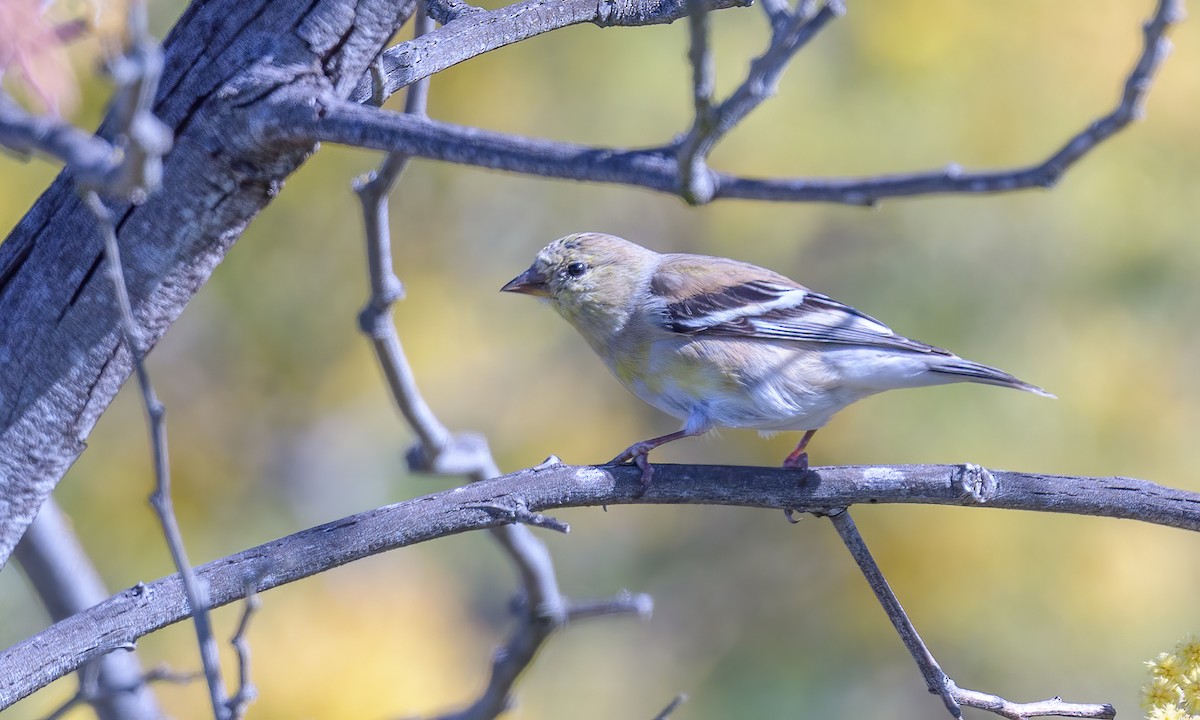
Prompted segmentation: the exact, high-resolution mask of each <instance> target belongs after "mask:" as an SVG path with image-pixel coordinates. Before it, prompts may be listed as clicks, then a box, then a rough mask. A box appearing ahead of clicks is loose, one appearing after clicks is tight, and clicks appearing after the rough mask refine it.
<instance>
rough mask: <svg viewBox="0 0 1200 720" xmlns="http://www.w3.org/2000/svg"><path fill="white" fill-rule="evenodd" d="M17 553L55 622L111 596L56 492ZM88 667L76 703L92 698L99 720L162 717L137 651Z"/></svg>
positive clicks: (93, 663)
mask: <svg viewBox="0 0 1200 720" xmlns="http://www.w3.org/2000/svg"><path fill="white" fill-rule="evenodd" d="M15 554H16V558H17V561H18V562H19V563H20V564H21V569H22V570H24V571H25V574H26V576H28V577H29V581H30V583H31V584H32V585H33V587H34V589H35V590H36V591H37V593H38V596H39V597H40V598H41V600H42V604H43V605H45V606H46V610H47V611H49V613H50V617H51V618H52V619H53V620H54V621H58V620H62V619H64V618H68V617H70V616H72V615H74V614H75V613H77V612H83V611H84V610H86V609H88V608H90V607H92V606H93V605H95V604H96V603H98V602H102V601H104V600H105V599H106V598H108V596H109V592H108V590H107V589H106V588H105V587H104V582H103V581H102V580H101V579H100V574H99V573H98V572H97V571H96V568H95V566H94V565H93V564H92V562H91V559H90V558H89V557H88V556H87V553H86V552H85V551H84V549H83V546H82V545H81V544H80V543H79V539H78V538H77V537H76V536H75V531H74V530H73V529H72V528H71V523H70V522H69V520H68V519H67V517H66V515H64V514H63V512H62V509H61V508H59V506H58V503H57V502H55V501H54V498H53V497H51V498H50V499H48V500H47V501H46V502H45V503H44V504H43V505H42V508H41V510H40V511H39V512H38V516H37V518H36V519H35V520H34V521H33V523H32V524H31V525H30V526H29V528H28V529H27V530H26V531H25V536H24V537H22V538H21V542H20V543H18V544H17V549H16V553H15ZM89 668H91V671H90V677H89V678H84V677H83V675H84V670H88V669H89ZM84 670H81V671H80V682H79V692H78V693H76V695H77V698H78V699H77V700H76V702H77V703H81V702H90V703H91V704H92V707H93V708H94V709H95V711H96V716H97V717H98V718H99V720H158V718H159V717H161V716H162V712H161V711H160V709H159V707H158V703H157V702H156V700H155V698H154V695H153V694H152V693H151V692H150V691H149V689H148V688H146V686H145V684H144V683H141V682H139V681H140V679H141V678H142V677H143V674H142V668H141V665H140V664H139V663H138V659H137V655H135V654H134V653H133V652H116V653H110V654H108V655H105V656H104V657H102V658H99V659H97V660H95V661H93V662H92V663H89V664H88V665H85V666H84ZM93 689H94V692H91V690H93ZM89 693H90V694H89ZM66 709H69V708H64V710H63V712H65V711H66Z"/></svg>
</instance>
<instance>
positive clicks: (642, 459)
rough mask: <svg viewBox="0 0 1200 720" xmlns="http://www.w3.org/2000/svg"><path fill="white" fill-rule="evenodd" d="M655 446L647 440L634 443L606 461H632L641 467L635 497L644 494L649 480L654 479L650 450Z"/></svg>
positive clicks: (623, 463)
mask: <svg viewBox="0 0 1200 720" xmlns="http://www.w3.org/2000/svg"><path fill="white" fill-rule="evenodd" d="M655 447H657V446H656V445H654V444H652V443H650V442H648V441H643V442H639V443H634V444H633V445H630V446H629V447H627V448H625V450H624V451H623V452H622V453H621V454H620V455H618V456H616V457H615V458H613V459H612V460H611V461H610V462H609V463H608V464H609V465H625V464H626V463H633V464H634V465H637V466H638V467H639V468H641V469H642V477H641V483H642V487H641V489H640V490H638V492H637V494H636V495H635V496H634V497H635V498H640V497H641V496H643V495H645V494H646V490H648V489H649V488H650V481H651V480H653V479H654V468H652V467H650V450H651V449H653V448H655Z"/></svg>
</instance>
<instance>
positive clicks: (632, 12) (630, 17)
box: [592, 0, 753, 27]
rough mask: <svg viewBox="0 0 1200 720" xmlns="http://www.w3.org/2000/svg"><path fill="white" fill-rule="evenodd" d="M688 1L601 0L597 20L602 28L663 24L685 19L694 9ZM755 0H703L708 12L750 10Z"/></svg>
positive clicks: (703, 7) (702, 5) (598, 3)
mask: <svg viewBox="0 0 1200 720" xmlns="http://www.w3.org/2000/svg"><path fill="white" fill-rule="evenodd" d="M690 4H691V3H689V2H688V0H598V2H597V3H596V19H595V20H593V21H592V22H594V23H595V24H596V25H599V26H600V27H609V26H615V25H660V24H666V23H670V22H673V21H675V20H677V19H679V18H681V17H684V16H685V15H687V14H688V13H689V12H691V8H690V7H688V6H689V5H690ZM751 4H753V0H700V2H699V5H700V6H701V8H702V9H703V10H704V11H706V12H707V11H709V10H722V9H724V8H731V7H750V5H751Z"/></svg>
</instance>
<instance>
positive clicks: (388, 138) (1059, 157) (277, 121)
mask: <svg viewBox="0 0 1200 720" xmlns="http://www.w3.org/2000/svg"><path fill="white" fill-rule="evenodd" d="M531 1H532V0H531ZM835 7H837V6H836V5H828V6H826V8H823V10H822V12H823V13H828V15H827V17H833V16H834V11H833V9H832V8H835ZM497 12H499V11H497ZM483 15H484V14H482V13H481V14H479V15H478V17H480V18H482V16H483ZM820 16H821V14H820V13H818V17H820ZM1182 16H1183V6H1182V2H1181V0H1160V2H1159V4H1158V6H1157V8H1156V9H1155V12H1154V15H1153V17H1152V18H1151V19H1150V21H1149V22H1148V23H1147V24H1146V26H1145V31H1144V36H1145V44H1144V46H1143V49H1142V53H1141V55H1140V56H1139V58H1138V60H1137V62H1136V63H1135V65H1134V67H1133V69H1132V71H1131V72H1130V74H1129V76H1128V78H1127V79H1126V81H1125V86H1124V91H1123V93H1122V96H1121V99H1120V101H1119V103H1118V105H1117V107H1116V108H1115V109H1114V110H1113V111H1112V112H1110V113H1109V114H1107V115H1105V116H1104V117H1101V118H1100V119H1098V120H1096V121H1095V122H1093V123H1091V124H1089V125H1088V127H1087V128H1085V129H1084V130H1082V131H1080V132H1079V133H1078V134H1076V135H1075V136H1074V137H1072V138H1071V139H1070V140H1068V141H1067V143H1066V144H1064V145H1063V147H1062V148H1060V149H1059V150H1058V151H1056V152H1055V153H1054V154H1052V155H1051V156H1050V157H1048V158H1047V159H1046V160H1044V161H1042V162H1040V163H1037V164H1035V165H1030V166H1025V167H1017V168H1012V169H1007V170H995V171H980V172H967V171H964V170H963V169H962V168H960V167H959V166H957V165H951V166H948V167H945V168H943V169H940V170H934V171H928V172H918V173H903V174H892V175H876V176H872V177H863V178H831V179H809V178H770V179H757V178H746V177H739V176H736V175H731V174H728V173H722V172H717V171H712V170H710V171H709V177H710V179H711V182H712V193H711V197H710V199H712V200H717V199H723V198H742V199H753V200H771V201H785V202H830V203H841V204H847V205H868V206H869V205H875V204H877V203H878V202H879V201H880V200H882V199H885V198H891V197H906V196H913V195H931V194H947V193H954V194H959V193H975V194H978V193H1002V192H1012V191H1015V190H1022V189H1026V188H1032V187H1042V188H1045V187H1052V186H1053V185H1055V184H1056V183H1057V182H1058V180H1059V179H1060V178H1061V177H1062V175H1063V174H1064V173H1065V172H1066V171H1067V170H1068V169H1069V168H1070V167H1071V166H1072V165H1074V164H1075V163H1076V162H1077V161H1078V160H1079V159H1080V158H1082V157H1083V156H1084V155H1086V154H1087V153H1088V152H1090V151H1091V150H1093V149H1095V148H1096V147H1097V146H1098V145H1099V144H1100V143H1102V142H1103V141H1105V140H1106V139H1108V138H1109V137H1111V136H1112V135H1113V134H1115V133H1116V132H1118V131H1119V130H1121V129H1122V128H1124V127H1126V126H1127V125H1128V124H1129V123H1130V122H1132V121H1133V120H1134V119H1136V118H1137V117H1138V116H1139V115H1140V113H1141V109H1142V106H1143V104H1144V101H1145V97H1146V93H1147V92H1148V91H1149V88H1150V85H1151V80H1152V79H1153V77H1154V73H1155V72H1156V71H1157V69H1158V68H1159V66H1160V65H1161V64H1162V61H1163V59H1164V58H1165V57H1166V55H1167V52H1168V49H1169V47H1170V43H1169V41H1168V40H1167V39H1166V33H1167V31H1168V30H1169V29H1170V27H1171V26H1172V25H1173V24H1174V23H1176V22H1178V21H1179V19H1180V18H1181V17H1182ZM471 17H476V16H474V15H473V16H471ZM814 20H815V18H814ZM460 22H465V20H464V21H460ZM806 27H809V28H810V29H811V24H810V25H809V26H806ZM447 28H450V26H449V25H447V26H446V27H445V28H442V30H439V31H438V32H442V31H445V30H446V29H447ZM436 34H437V33H432V34H431V35H430V36H429V37H431V38H432V37H433V36H434V35H436ZM801 37H807V36H806V35H804V33H803V32H799V31H798V32H797V38H801ZM418 50H419V47H418V46H408V47H406V46H405V45H404V44H402V45H400V46H398V48H397V49H396V53H399V54H400V55H402V56H403V57H405V58H407V59H406V60H405V61H404V62H405V63H407V64H404V65H403V67H404V68H412V67H415V65H414V63H416V64H419V63H417V60H416V59H414V58H415V57H417V55H413V56H412V57H410V56H409V55H410V54H412V53H418ZM389 52H390V51H389ZM418 55H419V53H418ZM458 61H459V60H455V61H454V62H458ZM426 69H429V68H424V67H423V66H422V69H421V70H420V71H419V72H417V71H409V73H408V74H406V75H403V77H404V78H406V79H407V80H405V81H406V82H407V81H411V78H415V77H426V76H428V74H431V73H432V72H436V71H437V70H440V69H441V68H437V70H433V69H431V70H430V73H426V72H425V70H426ZM393 84H394V83H393V82H391V81H389V84H388V86H387V87H388V88H391V87H392V85H393ZM401 85H403V82H401V83H400V85H396V86H397V87H399V86H401ZM369 94H370V89H369V88H366V89H365V90H364V91H363V94H362V98H361V99H366V98H367V97H368V96H369ZM735 95H736V93H735ZM356 97H357V96H356ZM733 100H734V98H733V97H731V98H730V102H733ZM752 101H753V98H752V97H750V98H748V100H747V102H748V104H746V103H744V102H743V101H742V100H738V102H737V103H735V104H734V105H731V106H730V108H729V110H730V113H731V115H730V117H733V116H735V115H736V114H737V113H735V112H733V110H734V108H735V107H737V108H748V107H752V105H753V102H752ZM742 111H743V110H739V112H742ZM744 111H747V112H748V110H744ZM266 115H267V117H265V118H264V119H263V124H264V127H265V128H266V133H267V135H268V136H269V137H273V138H275V139H277V140H279V141H281V142H288V143H294V142H311V141H314V140H316V141H326V142H335V143H341V144H346V145H354V146H358V147H366V148H373V149H376V150H385V151H402V152H405V153H408V154H411V155H417V156H420V157H427V158H433V159H436V160H444V161H447V162H454V163H461V164H465V165H475V166H479V167H487V168H492V169H496V170H506V171H509V172H515V173H522V174H527V175H536V176H541V177H552V178H564V179H571V180H584V181H591V182H605V183H618V184H623V185H634V186H638V187H644V188H648V189H651V190H657V191H659V192H665V193H670V194H677V193H679V192H680V188H681V187H683V183H682V180H681V175H680V171H679V162H678V149H677V148H676V146H675V145H674V144H670V143H669V144H666V145H662V146H658V147H651V148H645V149H633V150H630V149H622V148H604V147H592V146H585V145H575V144H570V143H560V142H552V141H549V140H543V139H539V138H529V137H521V136H518V135H510V134H505V133H497V132H491V131H488V130H482V129H479V128H474V127H465V126H461V125H453V124H450V123H443V122H438V121H435V120H430V119H428V118H417V117H411V116H406V115H401V114H399V113H388V112H379V111H376V110H374V109H371V108H364V107H361V106H359V105H357V104H355V103H347V102H344V101H340V100H336V99H328V100H326V101H324V102H321V103H318V104H317V105H316V106H315V107H314V105H313V103H312V99H311V98H309V97H297V98H291V99H285V98H281V99H280V102H279V104H277V105H276V106H275V107H274V108H272V109H269V110H267V111H266Z"/></svg>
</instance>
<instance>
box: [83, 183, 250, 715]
mask: <svg viewBox="0 0 1200 720" xmlns="http://www.w3.org/2000/svg"><path fill="white" fill-rule="evenodd" d="M83 201H84V204H85V205H87V207H88V209H89V210H91V212H92V214H93V215H94V216H95V218H96V225H97V227H98V228H99V230H100V234H101V236H102V237H103V239H104V253H105V256H106V259H107V266H108V273H109V277H110V279H111V280H112V286H113V296H114V298H115V299H116V305H117V311H118V314H119V319H120V326H121V334H122V335H123V336H124V340H125V346H126V347H127V348H128V349H129V354H130V356H131V357H132V359H133V364H134V371H135V373H136V375H137V380H138V387H139V388H141V391H142V403H143V405H144V406H145V409H146V422H147V424H148V426H149V428H150V446H151V454H152V456H153V461H154V477H155V489H154V492H153V493H152V494H151V495H150V504H151V505H152V506H153V507H154V511H155V513H156V514H157V515H158V520H159V524H160V525H161V526H162V532H163V537H164V538H166V542H167V548H168V549H169V550H170V552H171V559H172V561H173V562H174V563H175V567H176V569H177V570H178V571H179V574H180V577H182V578H183V585H184V588H185V589H186V591H187V601H188V607H189V608H191V613H192V617H193V618H194V621H195V627H196V641H197V642H198V643H199V646H200V661H201V664H202V665H203V666H204V677H205V679H206V680H207V682H208V690H209V700H210V701H211V702H212V707H213V714H214V716H215V717H216V718H217V720H226V718H227V717H228V709H227V708H226V706H225V683H224V681H223V680H222V679H221V665H220V657H219V655H218V653H217V642H216V640H215V639H214V638H213V633H212V625H211V623H210V622H209V618H208V607H209V605H208V598H207V592H206V591H205V588H204V586H203V585H201V583H200V581H199V580H198V579H197V578H196V573H195V571H194V570H193V569H192V565H191V563H190V562H189V561H188V558H187V550H186V549H185V548H184V544H183V533H182V532H181V531H180V529H179V522H178V520H176V519H175V509H174V505H173V503H172V502H171V465H170V459H169V456H168V452H167V424H166V408H165V407H163V404H162V403H161V402H159V400H158V396H157V395H156V394H155V392H154V386H153V385H152V384H151V382H150V374H149V372H147V370H146V363H145V357H146V350H145V348H144V347H143V342H142V335H141V331H140V330H139V329H138V326H137V321H136V320H134V317H133V309H132V308H131V306H130V302H129V292H128V290H127V288H126V286H125V276H124V273H123V272H122V270H121V254H120V249H119V248H118V245H117V234H116V231H115V230H114V229H113V224H112V218H111V217H110V215H109V212H108V208H107V207H105V205H104V202H103V201H102V200H101V199H100V196H99V195H97V194H96V192H95V191H93V190H85V191H83Z"/></svg>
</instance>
